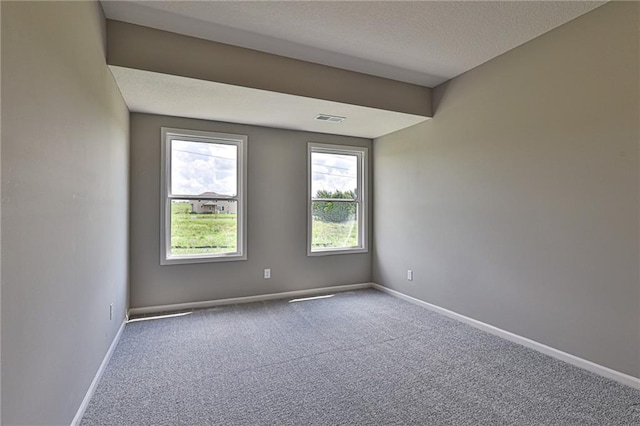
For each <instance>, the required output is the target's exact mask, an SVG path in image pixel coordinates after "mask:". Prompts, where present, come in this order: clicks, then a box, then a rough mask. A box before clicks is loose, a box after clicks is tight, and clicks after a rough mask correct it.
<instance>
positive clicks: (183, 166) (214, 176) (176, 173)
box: [171, 139, 238, 197]
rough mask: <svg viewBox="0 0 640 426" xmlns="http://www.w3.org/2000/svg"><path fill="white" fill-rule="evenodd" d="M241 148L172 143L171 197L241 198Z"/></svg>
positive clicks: (213, 144)
mask: <svg viewBox="0 0 640 426" xmlns="http://www.w3.org/2000/svg"><path fill="white" fill-rule="evenodd" d="M237 158H238V147H237V146H235V145H227V144H217V143H204V142H190V141H182V140H176V139H174V140H172V141H171V193H172V194H174V195H205V194H206V195H210V196H216V195H225V196H232V197H235V196H236V195H238V182H237V176H238V171H237Z"/></svg>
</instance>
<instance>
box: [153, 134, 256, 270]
mask: <svg viewBox="0 0 640 426" xmlns="http://www.w3.org/2000/svg"><path fill="white" fill-rule="evenodd" d="M161 133H162V149H161V151H162V158H161V161H162V163H161V170H162V171H161V179H160V181H161V192H160V194H161V199H160V264H161V265H174V264H185V263H207V262H226V261H234V260H246V259H247V203H246V194H247V167H246V165H247V139H248V138H247V136H245V135H234V134H229V133H216V132H202V131H196V130H185V129H173V128H168V127H162V128H161ZM174 139H176V140H187V141H192V142H203V143H215V144H226V145H234V146H236V147H237V150H238V151H237V160H236V161H237V169H236V172H237V185H238V194H237V195H236V196H235V197H227V198H228V199H229V200H236V201H237V203H238V209H237V211H238V213H237V221H238V236H237V238H238V239H237V245H236V247H237V251H236V252H235V253H206V254H191V255H181V256H177V255H173V256H172V255H171V254H170V253H171V200H174V199H193V198H194V194H172V193H171V141H172V140H174ZM221 198H222V197H216V199H221ZM202 199H207V197H203V198H202Z"/></svg>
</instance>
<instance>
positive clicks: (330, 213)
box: [311, 201, 358, 251]
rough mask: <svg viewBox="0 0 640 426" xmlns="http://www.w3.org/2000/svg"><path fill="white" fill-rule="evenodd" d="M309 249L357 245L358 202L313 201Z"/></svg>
mask: <svg viewBox="0 0 640 426" xmlns="http://www.w3.org/2000/svg"><path fill="white" fill-rule="evenodd" d="M311 207H312V224H311V226H312V229H311V231H312V237H311V250H312V251H316V250H322V249H335V248H351V247H357V246H358V220H357V217H358V215H357V209H358V204H357V203H353V202H331V201H313V202H312V203H311Z"/></svg>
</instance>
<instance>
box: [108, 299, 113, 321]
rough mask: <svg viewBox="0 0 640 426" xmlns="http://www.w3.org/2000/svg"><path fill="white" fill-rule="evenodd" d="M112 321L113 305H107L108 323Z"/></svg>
mask: <svg viewBox="0 0 640 426" xmlns="http://www.w3.org/2000/svg"><path fill="white" fill-rule="evenodd" d="M112 320H113V303H112V304H110V305H109V321H112Z"/></svg>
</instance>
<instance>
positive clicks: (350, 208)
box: [313, 189, 356, 222]
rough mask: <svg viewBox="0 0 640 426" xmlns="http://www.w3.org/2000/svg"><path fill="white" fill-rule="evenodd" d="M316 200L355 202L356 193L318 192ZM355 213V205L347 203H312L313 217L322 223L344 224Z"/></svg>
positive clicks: (321, 190) (322, 190) (338, 191)
mask: <svg viewBox="0 0 640 426" xmlns="http://www.w3.org/2000/svg"><path fill="white" fill-rule="evenodd" d="M316 198H324V199H327V198H335V199H343V200H344V199H347V200H355V199H356V191H355V190H353V191H351V190H350V191H340V190H336V191H335V192H331V191H327V190H324V189H320V190H318V192H317V193H316ZM355 213H356V203H349V202H332V201H314V202H313V215H314V216H315V217H316V218H318V219H320V220H321V221H323V222H345V221H347V220H349V219H350V218H352V217H353V216H354V215H355Z"/></svg>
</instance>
